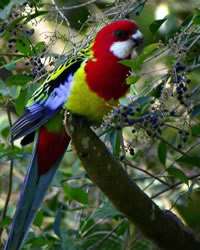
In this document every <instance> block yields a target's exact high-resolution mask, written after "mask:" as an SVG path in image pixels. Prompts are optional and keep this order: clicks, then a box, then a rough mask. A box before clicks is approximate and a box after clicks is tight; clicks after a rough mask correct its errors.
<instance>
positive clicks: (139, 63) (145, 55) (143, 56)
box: [120, 43, 159, 71]
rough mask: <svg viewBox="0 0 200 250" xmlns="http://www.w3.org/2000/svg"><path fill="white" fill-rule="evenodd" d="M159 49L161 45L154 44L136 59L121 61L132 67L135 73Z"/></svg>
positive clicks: (147, 47)
mask: <svg viewBox="0 0 200 250" xmlns="http://www.w3.org/2000/svg"><path fill="white" fill-rule="evenodd" d="M158 48H159V43H152V44H149V45H148V46H146V47H145V48H144V49H143V51H142V53H141V54H140V55H138V56H137V57H136V58H134V59H127V60H122V61H120V63H121V64H123V65H125V66H128V67H130V68H131V69H132V70H133V71H138V70H140V69H141V66H142V64H143V63H144V61H145V60H146V59H147V58H148V57H150V56H151V55H152V54H153V53H154V52H155V51H156V50H157V49H158Z"/></svg>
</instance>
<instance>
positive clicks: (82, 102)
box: [65, 63, 118, 121]
mask: <svg viewBox="0 0 200 250" xmlns="http://www.w3.org/2000/svg"><path fill="white" fill-rule="evenodd" d="M84 67H85V63H82V65H81V66H80V68H79V69H78V70H77V72H76V73H75V74H74V78H73V83H72V87H71V91H70V94H69V97H68V100H67V102H66V103H65V107H66V108H67V109H68V110H69V111H71V112H73V113H76V114H79V115H83V116H86V117H87V118H88V119H90V120H93V121H100V120H101V119H102V117H103V116H104V115H105V114H107V113H108V112H109V111H110V110H111V109H112V107H113V106H116V105H117V104H118V101H116V100H111V101H105V100H104V99H103V98H101V97H99V96H98V95H97V94H96V93H95V92H93V91H92V90H90V88H89V87H88V85H87V82H86V73H85V70H84Z"/></svg>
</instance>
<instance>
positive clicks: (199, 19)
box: [193, 15, 200, 24]
mask: <svg viewBox="0 0 200 250" xmlns="http://www.w3.org/2000/svg"><path fill="white" fill-rule="evenodd" d="M193 23H194V24H200V15H196V16H194V19H193Z"/></svg>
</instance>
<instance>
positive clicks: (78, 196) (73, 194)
mask: <svg viewBox="0 0 200 250" xmlns="http://www.w3.org/2000/svg"><path fill="white" fill-rule="evenodd" d="M63 189H64V193H65V196H66V198H68V199H71V200H76V201H78V202H80V203H82V204H84V205H87V204H88V194H87V193H86V192H85V191H83V190H82V189H81V188H72V187H70V186H68V185H65V186H64V187H63Z"/></svg>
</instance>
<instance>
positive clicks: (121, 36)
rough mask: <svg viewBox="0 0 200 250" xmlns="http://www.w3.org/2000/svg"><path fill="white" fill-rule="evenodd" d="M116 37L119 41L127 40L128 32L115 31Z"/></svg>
mask: <svg viewBox="0 0 200 250" xmlns="http://www.w3.org/2000/svg"><path fill="white" fill-rule="evenodd" d="M114 35H115V37H116V38H118V39H125V38H127V37H128V35H129V34H128V32H127V31H126V30H115V31H114Z"/></svg>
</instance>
